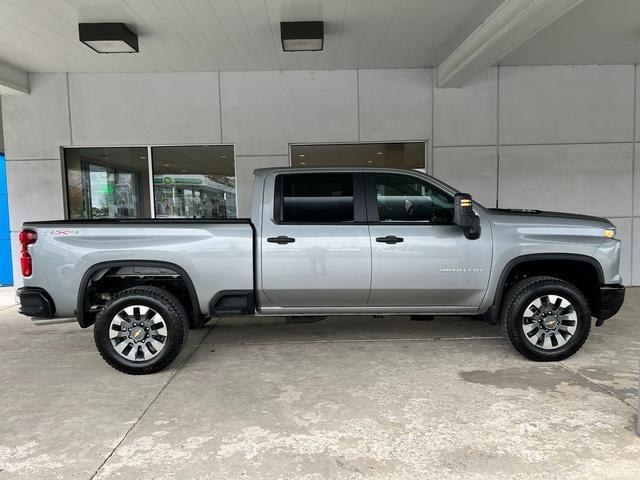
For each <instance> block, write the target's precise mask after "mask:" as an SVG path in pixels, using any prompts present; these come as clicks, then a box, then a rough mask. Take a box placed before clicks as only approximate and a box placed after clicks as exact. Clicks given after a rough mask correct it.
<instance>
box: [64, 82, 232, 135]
mask: <svg viewBox="0 0 640 480" xmlns="http://www.w3.org/2000/svg"><path fill="white" fill-rule="evenodd" d="M69 92H70V105H71V120H72V127H73V143H74V145H130V144H170V143H219V142H220V107H219V96H218V74H217V73H154V74H148V73H142V74H137V73H136V74H109V75H101V74H70V75H69Z"/></svg>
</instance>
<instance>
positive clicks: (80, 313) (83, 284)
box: [75, 260, 203, 328]
mask: <svg viewBox="0 0 640 480" xmlns="http://www.w3.org/2000/svg"><path fill="white" fill-rule="evenodd" d="M134 266H139V267H161V268H167V269H169V270H173V271H174V272H176V273H177V274H178V275H180V277H182V279H183V280H184V283H185V285H186V286H187V291H188V292H189V298H190V299H191V306H192V308H193V312H194V313H195V314H198V313H199V314H200V315H199V318H198V319H195V320H196V321H197V322H198V323H197V324H196V325H195V327H198V326H201V325H202V323H203V322H202V317H203V312H202V311H201V310H200V304H199V303H198V294H197V293H196V289H195V287H194V286H193V282H192V281H191V277H189V274H188V273H187V272H186V271H185V270H184V269H183V268H182V267H180V266H178V265H176V264H175V263H171V262H162V261H156V260H114V261H109V262H101V263H97V264H95V265H93V266H92V267H90V268H88V269H87V270H86V271H85V273H84V275H83V276H82V280H81V281H80V288H79V289H78V309H77V310H76V312H75V314H76V319H77V320H78V323H79V324H80V326H81V327H82V328H87V327H90V326H91V325H92V323H89V322H88V321H87V319H86V316H85V312H86V311H87V304H86V300H87V299H86V293H87V287H88V285H89V280H90V279H91V277H92V276H93V274H94V273H96V272H97V271H98V270H103V269H105V268H116V267H134Z"/></svg>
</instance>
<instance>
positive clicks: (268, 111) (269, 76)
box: [220, 70, 358, 156]
mask: <svg viewBox="0 0 640 480" xmlns="http://www.w3.org/2000/svg"><path fill="white" fill-rule="evenodd" d="M356 77H357V73H356V72H355V71H346V70H345V71H340V70H336V71H286V72H229V73H221V74H220V81H221V94H222V127H223V140H224V142H230V143H235V144H236V146H237V148H236V152H237V153H238V154H241V155H257V156H259V155H265V154H267V155H268V154H277V155H287V154H288V146H289V143H297V142H340V141H355V140H357V138H358V133H357V126H358V113H357V88H356V87H357V84H356V82H357V78H356Z"/></svg>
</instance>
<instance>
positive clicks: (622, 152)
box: [2, 65, 640, 284]
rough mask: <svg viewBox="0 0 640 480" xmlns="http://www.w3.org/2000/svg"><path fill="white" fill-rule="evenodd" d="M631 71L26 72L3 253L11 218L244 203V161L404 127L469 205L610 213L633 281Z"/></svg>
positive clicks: (10, 121) (250, 164) (149, 212)
mask: <svg viewBox="0 0 640 480" xmlns="http://www.w3.org/2000/svg"><path fill="white" fill-rule="evenodd" d="M636 70H637V67H634V66H633V65H610V66H596V65H583V66H549V67H544V66H536V67H521V66H520V67H492V68H490V69H488V70H487V71H485V72H483V73H481V74H479V75H478V76H476V77H475V78H474V79H473V80H471V81H469V82H468V83H467V84H466V85H465V86H464V87H462V88H456V89H439V88H436V87H435V85H434V74H435V70H434V69H428V68H427V69H398V70H376V69H367V70H322V71H262V72H260V71H258V72H220V73H217V72H214V73H141V74H136V73H124V74H118V73H105V74H99V73H92V74H82V73H69V74H65V73H54V74H31V75H30V77H29V82H30V94H29V95H17V96H10V97H3V99H2V114H3V117H4V141H5V154H6V160H7V162H6V165H7V177H8V200H9V209H10V229H11V238H12V241H13V246H14V249H13V251H14V256H15V252H16V251H17V248H16V244H17V233H18V232H19V230H20V225H21V223H22V222H23V221H28V220H43V219H61V218H86V216H88V215H91V216H93V218H95V217H100V216H110V215H113V214H114V213H113V212H120V214H121V216H156V217H171V216H194V215H195V216H197V215H205V214H204V213H203V212H205V211H206V212H209V213H208V214H207V215H208V216H230V217H232V216H235V215H238V216H241V217H242V216H247V215H248V214H249V205H250V201H251V198H250V197H251V185H252V172H253V170H254V169H256V168H261V167H271V166H287V165H290V164H291V163H292V161H293V163H294V164H298V165H300V164H302V163H305V162H301V161H300V158H298V157H299V156H301V155H304V154H295V157H294V158H292V153H291V152H292V151H294V152H295V151H296V150H295V148H296V146H300V145H303V146H304V145H308V144H349V145H358V144H361V143H362V144H372V143H373V144H380V145H384V144H387V143H392V144H403V142H411V143H413V144H419V143H422V144H423V145H425V149H424V155H425V164H424V167H425V170H426V171H427V172H428V173H429V174H432V175H434V176H436V177H439V178H441V179H443V180H444V181H445V182H447V183H449V184H451V185H453V186H455V187H457V188H459V189H460V190H464V191H468V192H469V193H471V194H473V195H474V197H475V198H476V199H477V200H478V201H479V202H480V203H482V204H484V205H485V206H488V207H495V206H499V207H504V208H510V207H511V208H538V209H546V210H560V211H563V210H564V211H571V212H577V213H585V214H591V215H598V216H605V217H608V218H610V219H611V220H612V222H613V223H614V224H615V225H616V227H617V228H618V236H619V238H621V239H622V241H623V253H622V263H623V265H622V269H621V271H622V275H623V278H624V280H625V283H626V284H640V231H637V230H638V229H640V218H638V217H640V215H639V214H638V208H637V207H638V205H639V202H640V196H639V195H638V192H637V187H636V185H637V180H638V179H637V175H638V170H639V169H638V168H636V164H637V162H638V158H637V155H636V150H637V149H636V142H637V141H638V128H640V127H639V126H638V122H637V120H636V118H637V112H638V105H637V102H638V101H640V100H638V95H637V93H636V92H637V89H638V79H637V71H636ZM187 148H191V149H192V151H193V154H192V155H191V156H189V157H187V156H184V155H182V153H180V152H186V151H187V150H185V149H187ZM205 148H208V149H212V150H208V152H214V153H215V155H213V154H212V153H207V154H206V155H204V157H202V155H203V152H204V150H202V149H205ZM117 149H124V150H117ZM132 149H136V150H132ZM180 149H182V150H180ZM82 152H85V153H82ZM87 152H88V153H87ZM100 152H106V153H100ZM113 152H115V153H113ZM122 152H124V154H126V155H127V157H126V158H124V160H121V161H122V162H124V163H122V164H121V165H120V166H117V165H116V166H114V165H115V164H117V162H118V160H117V157H118V155H120V154H121V153H122ZM375 153H378V152H375ZM78 155H79V156H80V157H81V159H80V160H78V162H77V165H78V167H77V169H76V170H74V167H73V164H74V163H73V162H74V160H72V157H74V156H78ZM91 155H94V157H93V159H91ZM95 155H97V156H95ZM101 156H102V160H101V158H99V157H101ZM200 157H202V158H200ZM223 157H224V158H223ZM105 158H106V160H104V159H105ZM185 158H190V160H184V159H185ZM372 158H373V160H372V161H376V159H375V158H374V157H372ZM162 159H169V160H166V161H164V160H162ZM105 162H106V163H105ZM296 162H297V163H296ZM138 163H139V165H140V166H139V168H138V169H137V170H135V169H134V167H133V166H134V165H136V164H138ZM136 168H137V167H136ZM134 170H135V171H134ZM136 172H137V173H136ZM132 173H135V174H136V175H137V176H132ZM74 175H75V176H74ZM194 176H195V177H194ZM186 177H190V178H191V180H192V182H191V183H189V182H188V181H186V180H185V181H184V182H182V183H180V182H181V181H182V180H181V179H185V178H186ZM196 177H197V178H196ZM74 178H75V179H76V180H77V182H76V183H74V181H73V179H74ZM160 179H162V180H160ZM166 179H168V180H166ZM196 180H197V181H199V182H200V184H199V185H200V186H194V185H193V181H196ZM165 182H166V183H165ZM101 202H102V203H101ZM103 204H104V205H103ZM73 205H76V206H77V208H76V209H75V210H74V208H73ZM109 208H111V210H109ZM73 212H80V213H75V214H74V213H73ZM110 212H111V213H110ZM198 212H199V213H198ZM74 215H76V216H74ZM83 216H84V217H83ZM634 257H635V258H636V259H637V261H634ZM14 270H15V262H14ZM15 276H16V281H17V283H19V281H20V280H19V272H17V271H16V272H15Z"/></svg>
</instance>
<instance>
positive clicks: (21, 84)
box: [0, 61, 29, 95]
mask: <svg viewBox="0 0 640 480" xmlns="http://www.w3.org/2000/svg"><path fill="white" fill-rule="evenodd" d="M25 93H29V75H28V74H27V72H25V71H24V70H21V69H19V68H17V67H14V66H13V65H9V64H8V63H5V62H2V61H0V95H22V94H25Z"/></svg>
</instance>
